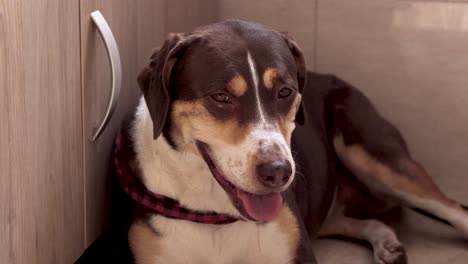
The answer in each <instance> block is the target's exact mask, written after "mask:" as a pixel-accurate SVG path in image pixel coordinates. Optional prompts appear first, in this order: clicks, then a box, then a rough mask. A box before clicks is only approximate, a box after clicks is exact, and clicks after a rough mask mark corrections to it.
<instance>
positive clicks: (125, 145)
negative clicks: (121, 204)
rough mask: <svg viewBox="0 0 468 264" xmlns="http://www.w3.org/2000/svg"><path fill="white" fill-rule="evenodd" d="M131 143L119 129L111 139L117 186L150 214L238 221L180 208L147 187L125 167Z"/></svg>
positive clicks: (201, 220)
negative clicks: (115, 136) (117, 133)
mask: <svg viewBox="0 0 468 264" xmlns="http://www.w3.org/2000/svg"><path fill="white" fill-rule="evenodd" d="M132 146H133V144H132V142H131V139H130V137H129V135H128V134H127V133H125V132H124V131H121V133H119V135H117V138H116V139H115V142H114V157H113V158H114V165H115V169H116V172H117V179H118V181H119V183H120V186H121V187H122V189H123V190H124V191H125V193H127V195H128V196H130V197H131V198H132V199H133V200H134V201H135V202H137V203H139V204H141V205H143V206H144V207H146V208H147V209H149V210H150V211H151V212H153V213H156V214H160V215H163V216H165V217H168V218H173V219H180V220H187V221H192V222H197V223H203V224H213V225H222V224H230V223H233V222H236V221H237V220H239V219H237V218H235V217H233V216H230V215H227V214H218V213H216V212H204V211H194V210H191V209H188V208H185V207H183V206H182V205H181V204H180V203H179V202H178V201H177V200H174V199H172V198H169V197H167V196H164V195H161V194H157V193H153V192H151V191H150V190H148V189H147V188H146V187H145V185H144V184H143V183H142V182H141V180H140V179H139V178H138V177H137V176H136V173H135V172H134V171H133V170H132V169H131V168H130V167H129V166H128V161H129V160H131V158H132V155H135V153H134V151H133V147H132Z"/></svg>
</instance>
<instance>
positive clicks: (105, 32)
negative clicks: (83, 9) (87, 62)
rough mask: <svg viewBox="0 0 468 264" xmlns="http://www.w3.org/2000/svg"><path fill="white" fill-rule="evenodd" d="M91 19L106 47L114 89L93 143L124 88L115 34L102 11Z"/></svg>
mask: <svg viewBox="0 0 468 264" xmlns="http://www.w3.org/2000/svg"><path fill="white" fill-rule="evenodd" d="M91 19H92V20H93V22H94V24H95V25H96V27H97V28H98V30H99V33H100V35H101V37H102V40H103V41H104V44H105V45H106V50H107V55H108V56H109V60H110V66H111V73H112V87H111V93H110V96H109V102H108V103H107V110H106V114H105V115H104V117H103V118H102V120H101V121H100V122H99V123H98V125H97V126H96V127H95V128H94V130H93V138H92V141H95V140H96V139H97V138H98V137H99V135H101V133H102V132H103V131H104V129H105V128H106V126H107V124H108V123H109V121H110V119H111V117H112V114H113V113H114V110H115V107H116V105H117V100H118V99H119V95H120V88H121V87H122V64H121V62H120V54H119V48H118V47H117V42H116V41H115V38H114V34H112V30H111V29H110V27H109V24H107V21H106V19H105V18H104V16H103V15H102V14H101V12H100V11H94V12H92V13H91Z"/></svg>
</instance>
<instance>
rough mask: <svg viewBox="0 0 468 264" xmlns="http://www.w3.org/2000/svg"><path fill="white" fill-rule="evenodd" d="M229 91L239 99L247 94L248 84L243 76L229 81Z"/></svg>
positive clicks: (237, 76)
mask: <svg viewBox="0 0 468 264" xmlns="http://www.w3.org/2000/svg"><path fill="white" fill-rule="evenodd" d="M228 89H229V91H230V92H231V93H232V94H233V95H235V96H237V97H239V96H242V95H244V94H245V91H246V90H247V83H246V82H245V80H244V78H242V76H240V75H236V76H234V78H232V79H231V81H229V84H228Z"/></svg>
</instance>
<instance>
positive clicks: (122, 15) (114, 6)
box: [81, 0, 165, 244]
mask: <svg viewBox="0 0 468 264" xmlns="http://www.w3.org/2000/svg"><path fill="white" fill-rule="evenodd" d="M95 10H100V11H101V13H102V14H103V15H104V17H105V18H106V20H107V22H108V23H109V25H110V27H111V28H112V30H113V33H114V36H115V38H116V41H117V45H118V47H119V50H120V56H121V59H122V74H123V76H122V77H123V78H122V91H121V95H120V98H119V104H118V107H117V109H116V111H115V113H114V116H113V118H112V120H111V122H110V123H109V125H108V127H107V129H106V130H105V131H104V132H103V134H102V135H101V136H100V137H99V138H98V140H97V141H96V142H91V136H92V131H93V128H94V127H95V126H96V124H97V123H98V122H99V120H100V119H101V118H102V116H103V115H104V111H105V109H106V104H107V98H108V96H109V91H110V85H111V79H110V66H109V60H108V58H107V54H106V51H105V48H104V44H103V42H102V40H101V38H100V36H99V34H98V32H97V30H96V29H95V27H94V26H93V25H92V23H91V20H90V17H89V14H90V13H91V12H93V11H95ZM164 17H165V13H164V1H162V0H158V1H154V0H144V1H123V0H122V1H111V0H105V1H103V0H99V1H98V0H96V1H94V0H93V1H81V37H82V42H81V43H82V48H83V52H82V57H81V59H82V67H83V68H82V72H83V76H82V78H83V91H84V142H85V144H84V146H85V181H86V183H85V189H86V190H85V192H86V241H87V244H89V243H91V242H92V241H93V240H94V239H95V238H96V237H97V236H98V235H99V234H100V233H101V232H102V231H103V229H104V228H105V226H106V222H107V219H106V217H107V216H108V208H109V207H108V205H109V201H108V200H109V198H110V197H109V191H110V189H109V187H110V185H109V179H110V154H111V149H112V142H113V139H114V137H115V134H116V132H117V131H118V129H119V128H120V125H121V123H122V120H123V119H124V117H125V116H126V114H127V113H128V112H129V111H132V110H133V109H134V107H135V104H136V102H137V100H138V98H139V96H140V91H139V88H138V86H137V83H136V76H137V74H138V72H139V71H140V69H142V68H143V65H144V64H145V63H147V61H148V59H149V56H150V54H151V51H152V48H153V47H155V46H158V45H160V44H161V43H162V41H163V39H164Z"/></svg>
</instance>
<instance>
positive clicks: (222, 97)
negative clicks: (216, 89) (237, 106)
mask: <svg viewBox="0 0 468 264" xmlns="http://www.w3.org/2000/svg"><path fill="white" fill-rule="evenodd" d="M211 98H213V100H215V101H216V102H218V103H226V104H229V103H231V98H229V95H227V94H226V93H216V94H213V95H212V96H211Z"/></svg>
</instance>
